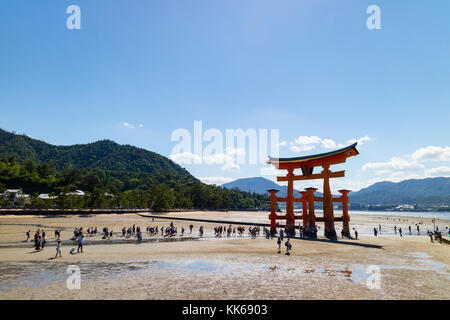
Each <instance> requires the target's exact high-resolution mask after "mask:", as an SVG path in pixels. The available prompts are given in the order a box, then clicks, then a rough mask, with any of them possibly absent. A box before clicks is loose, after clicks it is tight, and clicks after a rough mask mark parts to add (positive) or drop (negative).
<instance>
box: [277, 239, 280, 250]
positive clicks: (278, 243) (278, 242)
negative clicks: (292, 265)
mask: <svg viewBox="0 0 450 320" xmlns="http://www.w3.org/2000/svg"><path fill="white" fill-rule="evenodd" d="M277 245H278V253H281V238H280V237H278V240H277Z"/></svg>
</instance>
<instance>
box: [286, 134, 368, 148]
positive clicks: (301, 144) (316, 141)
mask: <svg viewBox="0 0 450 320" xmlns="http://www.w3.org/2000/svg"><path fill="white" fill-rule="evenodd" d="M370 140H371V138H370V137H369V136H368V135H366V136H364V137H361V138H359V139H350V140H348V141H347V144H353V143H355V142H358V144H359V145H362V144H363V143H364V142H366V141H370ZM289 144H290V145H291V147H290V149H291V151H294V152H302V151H310V150H313V149H315V148H316V146H318V145H320V146H322V147H323V148H325V149H334V148H343V147H345V145H344V144H342V143H339V144H338V143H336V141H334V140H333V139H326V138H319V137H317V136H299V137H298V138H295V139H294V141H291V142H290V143H289Z"/></svg>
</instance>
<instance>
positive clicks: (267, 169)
mask: <svg viewBox="0 0 450 320" xmlns="http://www.w3.org/2000/svg"><path fill="white" fill-rule="evenodd" d="M280 173H282V171H280V170H278V169H277V168H275V166H273V165H265V166H263V167H261V169H260V170H259V174H260V175H261V176H263V177H274V176H276V175H279V174H280Z"/></svg>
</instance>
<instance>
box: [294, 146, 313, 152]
mask: <svg viewBox="0 0 450 320" xmlns="http://www.w3.org/2000/svg"><path fill="white" fill-rule="evenodd" d="M315 147H316V146H314V145H304V146H294V145H293V146H291V147H290V149H291V151H294V152H302V151H309V150H312V149H314V148H315Z"/></svg>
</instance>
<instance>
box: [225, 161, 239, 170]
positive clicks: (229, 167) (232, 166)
mask: <svg viewBox="0 0 450 320" xmlns="http://www.w3.org/2000/svg"><path fill="white" fill-rule="evenodd" d="M221 169H222V170H223V171H239V170H240V169H241V168H240V167H239V165H237V164H236V163H234V162H228V163H225V164H224V165H223V166H222V168H221Z"/></svg>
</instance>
